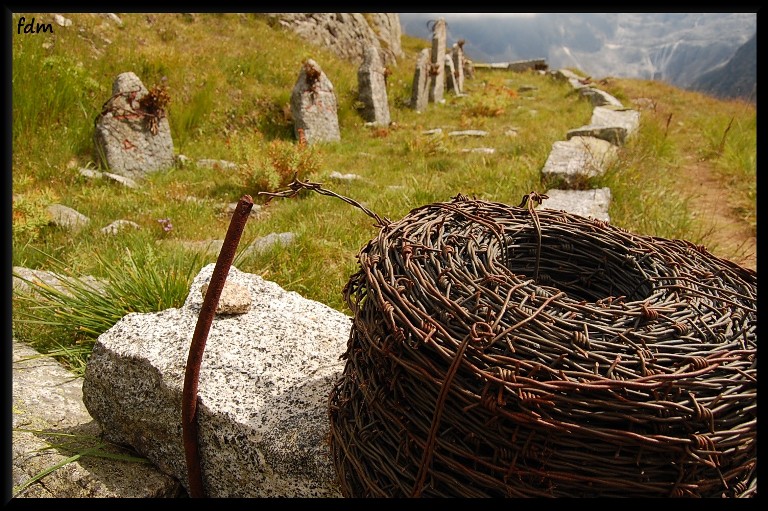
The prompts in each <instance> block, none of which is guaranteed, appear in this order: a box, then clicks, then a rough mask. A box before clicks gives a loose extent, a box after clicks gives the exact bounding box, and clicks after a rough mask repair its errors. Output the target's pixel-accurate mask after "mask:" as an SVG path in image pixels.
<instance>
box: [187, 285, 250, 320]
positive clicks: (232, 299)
mask: <svg viewBox="0 0 768 511" xmlns="http://www.w3.org/2000/svg"><path fill="white" fill-rule="evenodd" d="M207 292H208V283H205V284H203V286H202V287H201V288H200V293H201V294H202V295H203V300H205V294H206V293H207ZM251 303H252V300H251V293H250V291H248V288H246V287H243V286H241V285H240V284H236V283H234V282H224V288H223V289H222V290H221V296H220V297H219V303H218V304H217V305H216V314H245V313H246V312H248V311H249V310H250V308H251Z"/></svg>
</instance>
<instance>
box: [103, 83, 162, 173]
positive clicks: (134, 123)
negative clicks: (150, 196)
mask: <svg viewBox="0 0 768 511" xmlns="http://www.w3.org/2000/svg"><path fill="white" fill-rule="evenodd" d="M148 92H149V91H148V90H147V88H146V87H145V86H144V84H143V83H142V82H141V80H140V79H139V77H138V76H136V74H134V73H131V72H127V73H121V74H119V75H118V76H117V78H116V79H115V81H114V83H113V84H112V97H111V98H110V99H109V100H108V101H107V103H106V104H105V105H104V109H103V111H102V113H101V114H100V115H99V118H98V120H97V122H96V131H95V135H94V137H95V143H96V150H97V153H98V157H99V159H100V160H101V163H102V164H103V165H104V166H106V167H107V169H108V170H109V172H111V173H113V174H118V175H121V176H125V177H128V178H132V179H136V178H142V177H144V176H145V175H146V174H148V173H151V172H156V171H159V170H164V169H167V168H169V167H171V166H173V163H174V155H173V139H172V138H171V127H170V124H168V119H167V118H166V117H165V116H164V115H162V116H159V118H158V119H157V126H156V132H154V133H153V129H152V128H151V127H150V125H149V123H148V115H147V112H145V111H143V110H142V109H141V106H140V101H141V99H142V98H143V97H144V96H146V95H147V94H148Z"/></svg>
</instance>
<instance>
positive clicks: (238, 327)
mask: <svg viewBox="0 0 768 511" xmlns="http://www.w3.org/2000/svg"><path fill="white" fill-rule="evenodd" d="M213 268H214V265H213V264H209V265H207V266H206V267H204V268H203V269H202V270H201V272H200V273H199V274H198V276H197V277H196V278H195V280H194V282H193V284H192V287H191V290H190V293H189V295H188V297H187V300H186V303H185V304H184V306H183V307H181V308H180V309H167V310H165V311H162V312H158V313H153V314H139V313H133V314H128V315H127V316H125V317H123V318H122V319H121V320H120V321H119V322H118V323H117V324H115V325H114V326H113V327H112V328H111V329H110V330H108V331H107V332H105V333H104V334H102V335H101V336H100V337H99V339H98V341H97V343H96V345H95V347H94V350H93V353H92V355H91V358H90V359H89V362H88V366H87V368H86V374H85V381H84V383H83V402H84V404H85V406H86V407H87V409H88V411H89V413H90V414H91V416H92V417H93V418H94V419H95V420H97V421H98V422H99V423H100V424H101V425H102V427H103V429H104V431H105V436H106V437H107V438H108V439H109V440H111V441H115V442H119V443H124V444H127V445H131V446H132V447H134V448H135V449H136V450H137V451H138V452H140V453H142V455H144V456H145V457H147V458H148V459H150V460H151V461H152V462H153V463H155V465H157V466H158V467H159V468H161V469H162V470H163V471H165V472H167V473H169V474H171V475H174V476H175V477H177V478H178V479H179V481H180V482H181V483H182V484H183V485H184V486H185V487H187V489H189V488H188V475H187V466H186V461H185V455H184V447H183V441H182V424H181V400H182V395H183V384H184V376H185V368H186V362H187V358H188V356H189V347H190V344H191V341H192V335H193V333H194V330H195V325H196V324H197V318H198V315H199V313H200V307H201V306H202V300H203V297H202V294H201V287H202V285H203V284H204V283H206V282H207V281H209V280H210V277H211V275H212V273H213ZM227 281H228V282H232V283H235V284H237V285H239V286H242V287H243V288H244V289H247V290H248V292H249V293H250V296H251V299H252V305H251V308H250V310H249V311H248V312H247V313H246V314H241V315H236V316H232V315H229V316H228V315H217V316H216V317H215V318H214V321H213V324H212V325H211V329H210V332H209V335H208V339H207V341H206V345H205V351H204V356H203V361H202V367H201V368H200V377H199V389H198V406H197V411H198V425H199V449H200V456H201V466H202V473H203V485H204V490H205V494H206V496H208V497H339V496H341V492H340V490H339V487H338V483H337V481H336V473H335V469H334V468H333V463H332V460H331V458H330V449H329V447H328V442H327V436H328V434H329V431H330V422H329V420H328V410H327V406H328V394H329V393H330V391H331V389H332V387H333V384H334V383H335V382H336V381H337V379H338V378H339V377H340V376H341V373H342V371H343V368H344V363H343V361H341V360H339V356H340V355H341V354H342V353H343V352H344V351H345V349H346V344H347V340H348V338H349V333H350V329H351V325H352V323H351V318H350V317H348V316H346V315H345V314H343V313H341V312H339V311H336V310H334V309H331V308H330V307H328V306H326V305H324V304H321V303H319V302H315V301H312V300H308V299H306V298H303V297H302V296H300V295H299V294H297V293H295V292H288V291H285V290H284V289H282V288H281V287H280V286H279V285H277V284H276V283H274V282H269V281H267V280H264V279H262V278H261V277H259V276H258V275H253V274H248V273H243V272H241V271H239V270H238V269H237V268H235V267H232V268H231V269H230V272H229V275H228V277H227Z"/></svg>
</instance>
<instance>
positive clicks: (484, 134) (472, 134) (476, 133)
mask: <svg viewBox="0 0 768 511" xmlns="http://www.w3.org/2000/svg"><path fill="white" fill-rule="evenodd" d="M448 136H449V137H487V136H488V132H487V131H483V130H463V131H451V132H450V133H448Z"/></svg>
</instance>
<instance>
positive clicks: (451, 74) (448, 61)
mask: <svg viewBox="0 0 768 511" xmlns="http://www.w3.org/2000/svg"><path fill="white" fill-rule="evenodd" d="M445 78H446V88H447V89H448V90H450V91H452V92H453V93H454V94H455V95H457V96H458V95H459V94H461V92H460V91H459V83H458V81H457V80H456V70H455V69H454V67H453V59H452V58H451V56H450V55H446V56H445Z"/></svg>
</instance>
